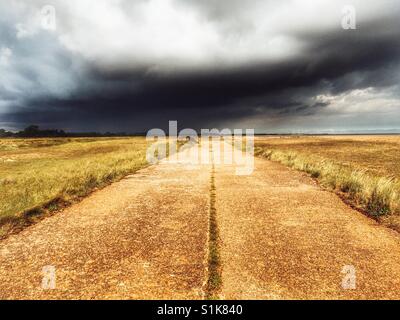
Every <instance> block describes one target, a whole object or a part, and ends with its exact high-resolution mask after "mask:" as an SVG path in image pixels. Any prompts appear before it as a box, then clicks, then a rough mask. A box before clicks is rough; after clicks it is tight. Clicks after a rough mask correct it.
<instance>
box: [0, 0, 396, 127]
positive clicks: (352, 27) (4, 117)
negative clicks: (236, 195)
mask: <svg viewBox="0 0 400 320" xmlns="http://www.w3.org/2000/svg"><path fill="white" fill-rule="evenodd" d="M399 17H400V1H399V0H381V1H375V0H353V1H352V0H347V1H342V0H330V1H328V0H280V1H271V0H264V1H261V0H253V1H239V0H209V1H207V0H133V1H132V0H69V1H62V0H56V1H37V0H29V1H28V0H25V1H22V0H11V1H10V0H0V128H5V129H8V130H19V129H21V128H24V127H26V126H28V125H30V124H36V125H39V126H41V127H43V128H58V129H64V130H67V131H80V132H84V131H100V132H106V131H112V132H121V131H126V132H132V133H133V132H145V131H147V130H150V129H152V128H162V129H165V128H167V127H168V121H170V120H177V121H178V126H179V128H181V129H183V128H193V129H195V130H199V129H201V128H220V129H222V128H231V129H234V128H243V129H246V128H248V129H255V130H256V132H259V133H261V132H271V133H274V132H276V133H294V132H305V133H309V132H328V133H330V132H332V133H334V132H362V131H374V130H375V131H382V132H385V130H400V90H399V89H400V72H399V71H400V36H399V35H400V32H399V31H400V19H399Z"/></svg>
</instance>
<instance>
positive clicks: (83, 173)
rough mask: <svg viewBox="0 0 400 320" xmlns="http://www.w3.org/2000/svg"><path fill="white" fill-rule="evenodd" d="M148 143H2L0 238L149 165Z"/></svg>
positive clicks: (90, 140)
mask: <svg viewBox="0 0 400 320" xmlns="http://www.w3.org/2000/svg"><path fill="white" fill-rule="evenodd" d="M146 147H147V143H146V140H145V139H144V138H141V137H137V138H54V139H0V195H1V201H0V227H1V232H0V236H2V235H3V236H4V234H7V233H9V232H10V230H12V229H18V228H22V227H23V226H24V225H26V224H30V223H32V222H34V221H35V219H39V218H41V217H42V216H43V215H45V214H46V213H51V212H54V211H56V210H57V209H59V208H60V207H62V206H65V205H67V204H69V203H71V202H74V201H76V200H77V199H79V198H81V197H84V196H86V195H88V194H89V193H90V192H92V191H93V190H95V189H96V188H101V187H103V186H105V185H107V184H109V183H111V182H113V181H116V180H118V179H120V178H122V177H124V176H126V175H127V174H130V173H133V172H135V171H137V170H138V169H140V168H143V167H145V166H146V165H147V161H146Z"/></svg>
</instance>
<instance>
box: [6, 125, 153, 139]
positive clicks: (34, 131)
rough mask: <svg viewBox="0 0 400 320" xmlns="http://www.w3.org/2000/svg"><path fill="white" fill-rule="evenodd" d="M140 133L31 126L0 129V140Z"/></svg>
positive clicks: (120, 135)
mask: <svg viewBox="0 0 400 320" xmlns="http://www.w3.org/2000/svg"><path fill="white" fill-rule="evenodd" d="M142 135H145V134H142V133H126V132H118V133H113V132H106V133H100V132H65V131H64V130H58V129H43V130H42V129H40V128H39V126H35V125H31V126H29V127H27V128H25V129H24V130H21V131H18V132H11V131H6V130H4V129H0V138H50V137H128V136H142Z"/></svg>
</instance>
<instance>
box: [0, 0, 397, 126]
mask: <svg viewBox="0 0 400 320" xmlns="http://www.w3.org/2000/svg"><path fill="white" fill-rule="evenodd" d="M264 3H265V2H264ZM185 5H186V6H189V7H191V8H193V7H195V8H200V10H202V11H203V12H205V15H206V17H207V18H209V19H211V20H213V21H217V22H218V23H220V24H223V23H224V22H225V25H229V26H230V28H231V29H232V28H234V29H235V30H236V29H237V28H239V29H240V26H242V27H243V28H247V27H249V26H246V22H245V21H244V20H246V19H244V18H243V19H244V20H243V23H242V22H241V19H237V20H236V21H235V23H234V24H232V23H231V24H230V23H229V21H230V20H232V19H234V17H235V15H236V14H239V13H240V10H241V7H242V4H241V2H240V3H239V2H230V5H229V8H228V6H227V4H226V3H224V2H222V1H215V2H207V4H204V2H197V1H188V2H186V4H185ZM249 28H251V26H250V27H249ZM398 30H400V22H399V19H398V16H396V11H395V12H393V15H392V16H389V17H387V18H386V19H385V21H382V20H380V19H369V20H368V21H366V22H365V23H363V24H362V25H360V26H359V27H358V29H357V30H343V29H341V28H340V25H339V24H338V27H337V28H331V29H329V30H326V29H324V30H314V29H312V30H299V31H297V30H295V31H293V32H292V34H290V36H291V37H294V38H296V39H298V40H299V41H301V42H302V43H305V49H304V50H302V51H301V53H299V54H297V55H294V56H291V57H289V58H287V57H284V58H280V59H279V58H278V59H267V60H266V61H260V60H259V59H255V60H254V61H248V63H245V64H244V63H238V64H229V65H227V66H224V67H218V65H214V66H213V65H211V66H206V67H204V68H186V69H185V70H177V71H172V72H161V73H157V72H152V67H153V65H151V64H146V63H141V64H138V65H135V64H132V63H131V61H129V62H127V63H126V64H125V63H124V61H118V63H115V64H101V63H98V61H96V60H90V59H87V58H85V57H82V56H80V55H79V54H76V53H72V52H69V51H65V50H63V49H62V46H60V45H59V44H57V45H56V44H54V43H55V42H54V41H52V40H51V39H49V38H45V39H43V38H42V42H41V43H39V44H38V43H35V42H34V40H33V39H31V40H29V39H28V40H24V41H23V42H20V43H19V44H18V43H17V42H14V45H13V46H12V45H8V44H7V43H10V41H11V42H12V40H10V39H9V38H10V37H9V36H8V37H4V38H3V37H2V38H1V39H2V41H4V43H6V44H7V45H8V46H10V47H12V48H13V50H14V54H15V55H18V54H19V55H20V56H19V57H20V58H21V61H22V62H24V61H25V63H22V64H21V65H20V66H18V67H16V68H15V70H16V72H17V73H18V75H23V77H24V78H27V79H30V81H31V83H32V84H33V88H34V90H36V93H35V94H26V95H25V96H24V97H23V98H21V99H18V101H15V102H14V103H13V104H11V107H10V108H11V111H8V112H7V113H5V114H2V115H0V116H1V120H2V122H7V123H15V124H20V125H25V124H29V123H38V124H43V125H45V126H57V127H64V128H70V129H73V130H104V131H105V130H114V131H121V130H126V131H131V132H134V131H144V130H147V129H149V128H153V127H163V128H165V127H166V126H167V125H168V120H178V121H179V122H180V123H181V125H184V126H185V127H193V128H201V127H204V126H210V124H211V125H215V126H218V125H219V124H220V123H227V122H229V121H230V120H232V121H236V120H240V119H242V118H249V117H250V118H251V117H257V116H261V115H262V116H265V115H269V116H270V117H289V116H311V115H315V114H317V113H318V112H320V111H321V110H324V109H327V107H329V104H330V102H328V101H315V97H316V96H318V95H321V94H334V95H338V94H341V93H343V92H347V91H349V90H354V89H364V88H369V87H374V88H391V87H394V88H396V86H397V85H398V83H399V82H398V81H399V76H398V74H399V73H398V71H399V70H400V39H399V37H398ZM7 34H9V33H7ZM29 41H31V42H29ZM18 46H19V47H18ZM43 48H45V49H46V51H43ZM49 48H50V50H49ZM45 52H47V54H46V53H45ZM49 52H50V53H49ZM31 55H32V56H34V57H38V56H40V55H46V57H45V60H46V64H43V65H40V64H39V67H36V68H35V67H31V66H30V65H29V63H30V62H32V61H30V60H29V59H28V58H29V57H30V56H31ZM24 57H25V58H24ZM27 59H28V60H27ZM77 61H79V63H78V62H77ZM174 62H176V63H178V64H179V61H174ZM38 68H39V69H38ZM40 68H42V69H44V70H45V71H43V70H42V69H40ZM52 68H53V70H65V72H66V74H65V77H67V78H68V79H69V80H68V81H65V83H63V84H62V86H64V87H65V89H64V91H65V92H67V93H66V94H63V90H61V92H58V91H57V90H56V89H55V91H54V90H53V91H50V92H49V90H48V89H47V88H43V86H42V83H43V81H49V80H50V81H51V80H52V79H54V80H56V79H57V77H55V76H54V75H53V73H52V71H51V70H52ZM47 69H50V71H49V70H47ZM46 70H47V71H48V73H46V72H47V71H46ZM43 72H44V74H43ZM49 73H50V74H51V76H49V75H48V74H49ZM58 76H60V75H58ZM5 91H6V90H4V89H2V88H1V87H0V94H1V95H2V99H3V100H4V99H5V98H7V97H8V99H11V100H12V99H13V96H12V95H11V94H10V93H9V92H5ZM3 94H4V95H3ZM394 95H395V93H394Z"/></svg>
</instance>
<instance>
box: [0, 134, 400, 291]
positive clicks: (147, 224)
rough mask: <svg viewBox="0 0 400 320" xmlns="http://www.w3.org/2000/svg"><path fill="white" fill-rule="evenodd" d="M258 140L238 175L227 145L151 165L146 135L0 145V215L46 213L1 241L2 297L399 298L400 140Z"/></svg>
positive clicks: (6, 141) (211, 145)
mask: <svg viewBox="0 0 400 320" xmlns="http://www.w3.org/2000/svg"><path fill="white" fill-rule="evenodd" d="M255 142H256V143H255V147H256V148H255V154H256V157H255V158H254V165H255V166H254V171H253V173H252V174H250V175H244V176H241V175H236V174H235V163H233V164H226V163H218V162H216V161H215V159H214V156H213V155H214V154H215V153H216V150H217V149H219V148H222V146H223V148H224V150H225V151H227V152H228V153H229V152H230V153H233V150H232V146H231V145H230V144H226V143H223V142H222V141H214V142H210V141H208V140H204V141H201V143H200V144H198V145H195V147H198V148H199V149H200V151H205V152H206V153H207V152H209V153H210V155H211V159H214V160H212V161H210V162H209V163H199V162H198V161H195V160H196V154H195V153H191V152H190V150H192V149H188V150H184V151H183V149H181V151H180V153H182V154H183V156H182V157H181V158H179V159H180V161H169V159H168V158H167V159H164V160H162V161H161V162H160V163H158V164H155V165H150V166H149V165H148V164H147V163H146V160H145V152H146V141H145V139H144V138H123V139H122V138H121V139H117V138H113V139H109V138H101V139H96V138H90V139H32V140H31V139H25V140H21V139H4V140H1V150H2V151H1V154H0V155H1V159H2V163H1V164H0V168H1V171H0V174H1V175H0V177H1V181H2V184H1V188H2V192H3V191H4V193H3V194H6V197H4V198H3V197H2V199H1V210H2V211H1V215H2V216H3V217H17V218H15V219H22V218H21V214H23V213H24V212H32V208H35V207H37V208H44V209H42V210H38V211H36V212H35V214H36V216H37V217H38V218H37V219H36V220H34V221H29V223H28V224H26V225H24V226H21V227H20V228H19V229H17V230H14V231H15V232H8V231H10V230H8V231H7V230H6V231H7V232H5V233H4V236H3V239H2V240H0V261H1V263H0V297H1V298H3V299H24V298H30V299H113V298H114V299H378V298H379V299H384V298H390V299H399V298H400V290H399V288H400V234H399V233H398V232H397V231H396V230H394V229H395V220H396V217H397V216H398V212H397V211H396V204H397V202H396V201H397V198H396V195H397V189H396V188H397V183H398V180H397V179H398V171H397V170H398V168H397V167H396V165H395V161H396V157H397V155H398V153H399V151H398V146H399V144H400V139H399V137H397V136H385V137H384V136H368V137H367V136H335V137H331V136H329V137H328V136H323V137H309V136H307V137H294V136H290V137H288V136H282V137H256V141H255ZM192 148H193V146H192ZM328 169H329V170H328ZM335 170H336V171H335ZM348 177H350V178H348ZM349 179H350V180H349ZM352 179H354V181H353V180H352ZM87 181H89V182H87ZM113 181H114V182H113ZM350 182H351V183H355V186H353V185H352V184H351V183H350ZM345 183H347V186H348V187H347V188H345V187H344V186H345ZM374 183H378V184H374ZM385 183H386V184H385ZM382 184H383V185H382ZM389 187H390V188H389ZM385 188H389V189H385ZM9 190H11V191H9ZM68 190H71V191H69V192H66V191H68ZM389 191H390V192H389ZM7 192H8V193H7ZM385 192H387V193H385ZM14 194H15V196H14ZM25 197H26V198H27V199H28V200H25ZM60 197H63V199H65V200H64V201H63V202H62V203H63V205H62V206H59V207H58V208H54V210H53V211H52V210H51V208H49V203H52V201H53V200H54V199H58V198H60ZM18 199H21V200H20V201H19V200H18ZM54 203H58V202H54ZM356 209H357V210H356ZM49 211H51V214H50V213H49ZM28 216H29V215H28ZM22 217H23V216H22ZM39 217H40V218H39ZM42 218H43V219H42ZM392 218H393V219H394V220H393V221H394V222H393V225H391V224H390V223H389V222H388V221H389V220H390V221H391V219H392ZM3 223H4V224H7V223H9V221H8V220H7V219H3ZM11 231H12V230H11ZM49 266H50V267H52V268H54V271H55V280H54V281H55V286H54V288H50V289H49V288H46V287H43V277H44V271H43V270H46V269H44V268H47V267H49ZM348 270H352V271H351V272H352V274H351V275H352V276H355V278H354V279H353V280H352V278H351V277H350V278H348V276H349V274H348ZM349 279H350V280H349ZM348 280H349V281H350V282H348ZM349 283H350V286H348V284H349Z"/></svg>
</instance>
